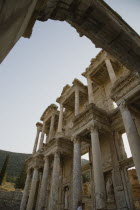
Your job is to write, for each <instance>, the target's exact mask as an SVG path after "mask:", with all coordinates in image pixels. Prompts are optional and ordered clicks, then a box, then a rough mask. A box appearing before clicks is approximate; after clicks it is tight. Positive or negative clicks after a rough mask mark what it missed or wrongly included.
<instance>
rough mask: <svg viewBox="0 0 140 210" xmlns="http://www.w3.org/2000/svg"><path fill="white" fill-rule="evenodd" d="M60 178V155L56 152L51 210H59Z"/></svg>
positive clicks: (50, 202)
mask: <svg viewBox="0 0 140 210" xmlns="http://www.w3.org/2000/svg"><path fill="white" fill-rule="evenodd" d="M59 176H60V153H59V152H55V154H54V162H53V171H52V181H51V191H50V199H49V210H56V209H57V204H58V195H59Z"/></svg>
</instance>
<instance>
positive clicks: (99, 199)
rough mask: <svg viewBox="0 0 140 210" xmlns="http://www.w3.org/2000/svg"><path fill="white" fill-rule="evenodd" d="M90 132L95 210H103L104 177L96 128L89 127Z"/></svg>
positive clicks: (104, 200)
mask: <svg viewBox="0 0 140 210" xmlns="http://www.w3.org/2000/svg"><path fill="white" fill-rule="evenodd" d="M90 131H91V146H92V157H93V160H92V161H93V174H94V185H95V201H96V209H105V206H106V198H105V197H106V196H105V182H104V175H103V168H102V157H101V149H100V142H99V133H98V129H97V127H96V126H91V127H90Z"/></svg>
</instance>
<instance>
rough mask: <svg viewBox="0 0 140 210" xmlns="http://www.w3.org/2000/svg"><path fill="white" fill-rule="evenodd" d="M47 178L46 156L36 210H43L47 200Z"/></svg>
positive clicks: (47, 160) (47, 159) (47, 164)
mask: <svg viewBox="0 0 140 210" xmlns="http://www.w3.org/2000/svg"><path fill="white" fill-rule="evenodd" d="M48 176H49V158H48V157H47V156H46V157H45V164H44V170H43V177H42V181H41V188H40V194H39V205H38V210H42V209H45V203H46V199H47V185H48Z"/></svg>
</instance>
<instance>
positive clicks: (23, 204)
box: [20, 170, 32, 210]
mask: <svg viewBox="0 0 140 210" xmlns="http://www.w3.org/2000/svg"><path fill="white" fill-rule="evenodd" d="M31 178H32V174H31V170H28V172H27V177H26V182H25V186H24V191H23V196H22V200H21V204H20V210H25V209H26V205H27V200H28V195H29V187H30V182H31Z"/></svg>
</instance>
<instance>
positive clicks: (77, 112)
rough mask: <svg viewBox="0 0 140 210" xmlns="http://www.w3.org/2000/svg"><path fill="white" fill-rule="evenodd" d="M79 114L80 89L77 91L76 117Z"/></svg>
mask: <svg viewBox="0 0 140 210" xmlns="http://www.w3.org/2000/svg"><path fill="white" fill-rule="evenodd" d="M78 114H79V89H77V88H76V90H75V116H76V115H78Z"/></svg>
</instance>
